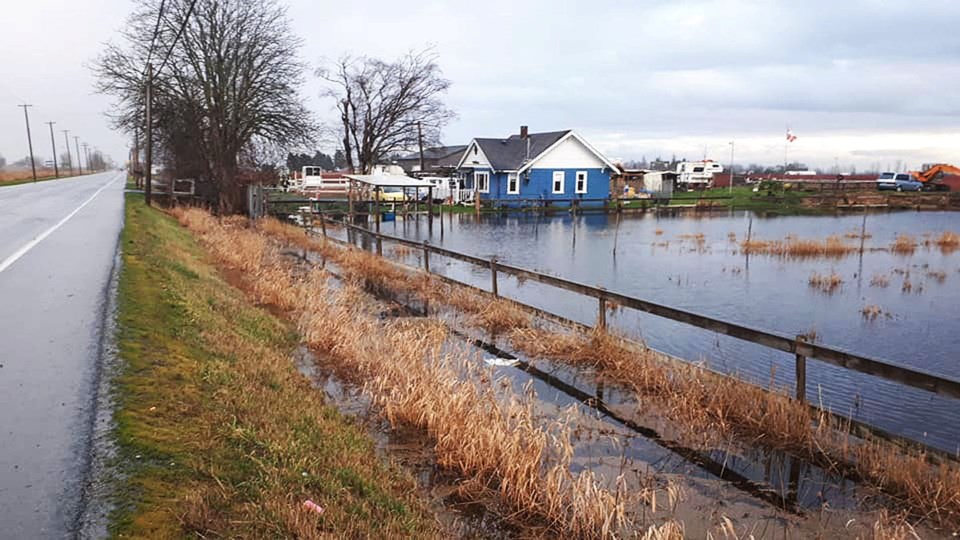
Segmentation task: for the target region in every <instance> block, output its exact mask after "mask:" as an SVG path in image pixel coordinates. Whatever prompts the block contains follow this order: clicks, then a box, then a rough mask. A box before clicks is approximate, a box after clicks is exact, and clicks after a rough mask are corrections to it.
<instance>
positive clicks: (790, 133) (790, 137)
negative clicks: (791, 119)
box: [787, 129, 797, 142]
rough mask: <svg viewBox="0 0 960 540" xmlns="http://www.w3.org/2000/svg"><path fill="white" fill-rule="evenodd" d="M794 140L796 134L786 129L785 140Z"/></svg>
mask: <svg viewBox="0 0 960 540" xmlns="http://www.w3.org/2000/svg"><path fill="white" fill-rule="evenodd" d="M795 140H797V136H796V135H794V134H793V132H792V131H790V130H789V129H787V142H793V141H795Z"/></svg>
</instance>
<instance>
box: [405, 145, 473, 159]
mask: <svg viewBox="0 0 960 540" xmlns="http://www.w3.org/2000/svg"><path fill="white" fill-rule="evenodd" d="M466 149H467V145H465V144H458V145H455V146H435V147H433V148H424V149H423V159H442V158H445V157H450V156H453V155H456V157H458V158H459V157H460V154H462V153H463V151H464V150H466ZM419 159H420V152H412V153H409V154H407V155H405V156H402V157H400V158H399V160H403V161H407V160H419Z"/></svg>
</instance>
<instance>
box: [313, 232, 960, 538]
mask: <svg viewBox="0 0 960 540" xmlns="http://www.w3.org/2000/svg"><path fill="white" fill-rule="evenodd" d="M821 252H822V250H821ZM355 256H357V257H374V256H373V255H370V254H366V253H364V254H363V255H355ZM374 266H376V263H373V262H369V263H364V265H363V268H358V270H357V271H362V270H363V269H365V268H369V267H374ZM390 272H400V271H399V270H397V269H396V268H394V269H392V270H378V271H375V272H374V274H389V273H390ZM400 273H401V274H403V272H400ZM834 275H835V274H834ZM838 278H839V276H837V278H834V277H832V276H826V279H827V281H828V282H829V283H837V282H838ZM395 279H398V280H400V281H404V280H409V279H410V278H409V277H406V278H402V277H395ZM839 282H840V283H842V279H839ZM394 286H396V287H400V288H401V289H402V288H404V287H406V286H405V285H402V284H400V285H397V284H395V285H394ZM837 286H839V283H838V285H837ZM455 289H456V288H455ZM428 290H429V291H440V292H434V293H432V294H433V296H428V297H429V298H432V299H437V300H441V299H440V298H439V297H440V296H444V295H446V296H448V297H447V298H444V299H442V301H446V302H448V303H449V304H450V305H452V306H453V307H455V308H457V309H460V310H463V311H466V312H468V313H473V314H477V313H483V312H484V311H485V310H486V309H488V308H487V304H489V303H491V302H490V298H489V297H487V296H481V295H478V294H476V293H474V292H472V291H470V292H469V293H467V292H464V293H462V294H461V295H459V296H457V295H451V294H450V292H451V290H454V289H443V288H437V287H434V286H431V287H429V288H428ZM418 294H427V295H428V294H431V293H428V292H426V291H425V290H424V287H422V286H420V287H419V289H418ZM498 302H503V304H502V309H503V311H505V312H507V314H505V315H502V314H501V315H498V316H496V317H493V318H492V320H495V321H506V322H503V323H500V324H492V325H491V326H492V327H495V328H496V329H497V330H500V331H503V330H509V333H508V336H509V339H510V342H511V343H512V345H513V346H514V348H516V349H517V350H518V351H521V352H523V353H525V354H527V355H529V356H531V357H543V358H550V359H554V360H559V361H563V362H566V363H569V364H573V365H584V366H590V367H593V368H594V369H596V370H597V372H598V374H599V375H600V376H602V377H604V378H607V379H609V380H611V381H614V382H616V383H617V384H621V385H623V386H625V387H627V388H628V389H630V390H632V391H633V392H634V393H636V394H637V395H638V396H646V397H655V398H656V399H658V400H660V401H661V402H662V403H663V404H664V405H665V407H664V411H665V412H666V414H667V415H668V416H670V417H671V418H672V419H674V420H675V421H676V422H675V424H676V425H677V426H682V428H683V430H685V431H686V432H687V434H688V436H691V437H701V438H702V439H704V440H706V439H710V440H711V441H716V440H720V439H724V438H726V437H730V436H733V437H738V438H739V439H741V440H744V441H747V442H752V443H755V444H760V445H761V446H765V447H770V448H779V449H787V450H790V451H793V452H797V453H798V454H800V455H803V456H806V457H807V458H808V459H810V460H811V461H813V462H814V463H817V464H819V465H821V466H822V467H824V468H826V469H829V470H848V471H853V472H854V474H856V475H859V476H860V477H862V478H863V479H864V480H865V481H866V482H867V483H868V484H869V485H872V486H874V487H876V488H878V489H880V490H882V491H884V492H885V493H887V494H888V495H890V496H893V497H894V498H895V499H896V500H897V501H898V502H899V503H900V504H902V505H904V506H905V507H908V508H910V509H911V511H912V512H913V513H914V515H933V516H934V519H936V520H941V521H942V522H946V523H955V522H956V521H957V520H958V515H960V470H958V468H956V467H955V466H953V465H947V464H942V465H938V466H933V465H930V463H929V462H928V461H927V459H926V456H925V455H924V454H922V453H914V452H907V451H903V450H902V449H899V448H896V447H893V446H891V445H887V444H884V443H881V442H868V441H860V440H858V439H853V438H851V437H850V436H846V435H843V433H844V432H845V430H844V426H838V425H836V424H835V422H836V421H835V420H833V418H832V417H831V416H829V415H827V414H819V415H814V414H813V413H812V412H811V410H810V409H809V408H808V407H807V406H806V405H805V404H803V403H800V402H797V401H795V400H792V399H790V398H789V397H787V396H786V395H784V394H782V393H780V392H779V391H778V389H775V388H771V389H769V390H764V389H762V388H759V387H756V386H753V385H750V384H747V383H744V382H741V381H737V380H735V379H732V378H729V377H721V376H717V375H715V374H712V373H709V372H707V371H705V370H703V369H702V368H699V367H697V366H695V365H686V364H677V363H675V362H665V361H662V359H661V358H660V357H659V356H658V354H657V353H654V352H653V351H650V350H648V349H645V348H644V349H640V350H638V349H636V348H635V347H633V346H631V345H629V344H627V343H626V342H625V341H624V340H622V339H620V338H618V337H615V336H611V335H609V334H606V333H603V332H599V331H594V332H592V333H590V334H579V333H573V334H567V333H556V332H549V331H546V330H542V329H538V328H532V327H531V324H530V319H529V315H526V314H525V313H524V312H523V311H521V310H520V309H519V308H517V307H516V306H515V305H513V304H512V303H507V302H506V301H504V300H500V301H498ZM499 309H501V307H500V306H498V308H494V311H496V310H499ZM514 310H515V311H514ZM478 322H479V325H480V326H484V322H483V321H482V320H480V321H478ZM317 335H321V336H322V335H327V333H326V332H322V333H319V334H317ZM337 342H338V341H337V340H333V341H331V342H327V343H326V345H327V346H329V347H333V348H336V345H337ZM374 357H376V355H374ZM437 406H439V405H437ZM457 414H460V413H457ZM518 414H519V413H518ZM521 417H522V415H521ZM894 462H898V463H900V466H893V465H892V464H893V463H894ZM515 500H518V501H519V500H521V499H515ZM596 504H597V506H596V507H597V508H603V507H605V506H604V505H602V504H600V503H596ZM603 513H604V512H602V511H598V513H597V515H600V514H603ZM613 513H614V514H615V513H616V512H613ZM606 515H607V516H610V515H612V514H611V513H607V514H606Z"/></svg>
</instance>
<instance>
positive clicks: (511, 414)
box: [176, 209, 675, 538]
mask: <svg viewBox="0 0 960 540" xmlns="http://www.w3.org/2000/svg"><path fill="white" fill-rule="evenodd" d="M176 215H177V217H178V219H180V221H181V223H183V224H184V225H185V226H186V227H187V228H189V229H190V230H191V231H193V232H194V233H195V234H196V235H198V237H199V238H201V241H202V242H203V245H204V246H205V247H206V248H207V249H209V250H210V251H211V253H213V254H214V256H215V257H216V258H217V260H218V261H219V262H220V263H221V264H223V265H224V266H225V267H226V268H228V269H230V270H232V271H239V272H241V273H242V275H243V276H244V279H243V287H244V288H245V289H246V290H247V291H248V293H249V294H251V295H252V296H253V297H254V298H255V299H257V301H258V302H263V303H267V304H270V305H273V306H276V307H277V308H278V309H281V310H283V311H284V312H285V313H287V316H288V317H289V318H290V319H292V320H296V321H298V326H299V328H300V331H301V333H302V334H303V336H304V338H305V340H306V342H307V343H308V344H309V345H311V346H312V347H314V348H316V349H317V350H320V351H323V352H324V353H326V354H329V355H331V356H332V357H333V358H334V359H335V360H336V361H338V363H339V364H340V365H341V366H343V367H345V368H347V369H350V370H352V371H353V372H354V373H355V374H356V375H357V378H358V379H359V380H363V381H366V384H365V389H366V393H367V395H368V396H369V397H370V398H371V400H372V402H373V403H374V404H375V406H376V407H377V408H378V410H379V411H380V412H381V413H382V414H383V415H384V417H385V418H386V419H387V420H388V421H389V422H390V423H391V424H392V425H394V426H395V427H413V428H416V429H419V430H422V432H423V433H424V434H425V436H426V437H427V439H428V440H430V441H431V443H432V445H433V449H434V452H435V455H436V460H437V463H438V465H440V466H441V467H442V468H443V469H445V470H447V471H450V472H453V473H454V474H457V475H459V476H460V477H461V481H460V485H459V489H458V492H459V494H460V495H461V496H462V497H466V498H468V499H471V500H478V499H480V500H482V499H485V498H487V497H490V496H494V497H496V499H497V500H498V501H499V502H500V504H502V505H503V506H504V507H505V508H506V512H505V515H504V517H505V519H507V520H509V521H517V522H519V524H523V525H526V526H531V527H533V529H532V530H534V531H537V530H539V531H541V532H544V531H545V532H546V534H548V535H551V536H553V535H562V536H565V537H570V538H600V537H604V538H607V537H613V536H617V537H619V536H622V535H623V534H628V533H629V532H630V531H638V530H640V529H642V528H646V527H648V526H649V527H650V528H648V529H646V530H648V531H654V533H656V531H658V530H660V529H659V528H661V527H666V528H670V527H673V526H674V525H675V524H672V522H671V520H670V518H669V516H667V517H666V521H660V522H659V523H638V522H637V521H634V519H635V517H636V516H635V515H633V514H632V513H631V514H628V512H627V509H628V508H629V509H636V508H638V507H641V506H645V505H646V504H649V501H650V500H651V498H652V497H654V494H653V493H654V492H653V491H650V490H645V491H640V492H635V493H632V494H630V493H627V492H626V491H625V485H624V483H623V481H622V478H618V479H611V478H607V479H601V478H598V477H596V476H595V475H594V473H593V472H592V471H591V470H589V469H586V470H582V471H580V472H577V473H574V472H573V471H572V468H571V461H572V459H573V447H572V443H571V433H572V431H573V430H574V429H575V424H576V421H575V409H572V410H570V411H569V412H568V413H567V416H568V417H567V419H566V420H564V419H555V420H553V421H549V422H548V423H547V425H544V423H543V421H542V420H541V419H540V418H539V417H538V416H539V415H538V414H537V412H536V410H535V407H534V396H533V395H532V393H531V391H530V389H529V388H526V389H524V390H523V391H522V392H518V391H514V390H512V389H511V388H510V387H509V386H503V385H501V384H500V381H499V380H498V379H497V377H495V376H494V373H493V371H492V370H490V369H488V368H486V367H484V366H483V364H482V362H480V361H479V358H477V359H475V360H477V361H464V358H466V357H468V356H469V354H468V353H466V352H463V353H452V354H451V353H450V352H448V351H444V350H443V348H442V345H443V343H444V342H445V340H446V337H447V327H446V325H445V324H444V323H443V322H442V321H440V320H438V319H437V318H434V317H424V318H419V319H415V320H411V319H389V318H387V319H384V318H383V317H380V311H379V310H380V309H382V308H379V307H377V306H376V305H375V304H373V303H372V297H371V296H370V295H369V294H367V293H366V292H365V289H366V290H369V289H371V288H373V289H377V288H378V287H384V290H393V289H388V287H389V286H390V284H392V283H394V279H392V278H395V277H397V274H396V273H397V272H400V271H399V270H397V269H396V268H395V267H394V266H393V265H392V264H390V263H389V262H387V261H385V260H384V259H382V258H376V257H371V256H370V255H369V254H366V253H364V252H361V251H359V250H341V249H339V248H333V247H332V246H329V245H326V244H324V243H322V242H317V243H313V242H312V241H309V239H307V238H306V237H305V236H304V234H303V232H302V230H297V229H295V228H293V227H288V226H286V225H282V224H280V223H278V222H275V221H272V220H268V221H266V222H264V225H263V227H264V229H265V230H268V231H272V233H273V234H269V233H268V234H264V232H265V231H264V230H257V229H253V228H247V227H245V224H244V223H242V222H241V221H240V220H237V221H232V220H230V219H223V220H218V219H215V218H213V217H211V216H210V215H209V214H207V213H206V212H204V211H201V210H196V209H188V210H178V211H177V212H176ZM276 239H279V240H281V241H282V242H276V241H275V240H276ZM304 240H307V242H304ZM285 244H292V245H296V246H298V247H303V248H310V249H317V250H320V251H321V252H323V253H325V254H327V255H330V256H331V257H336V264H337V266H338V270H340V271H343V272H345V273H346V275H345V276H344V279H345V284H344V285H343V286H342V287H333V286H331V285H330V284H329V280H330V279H331V277H330V275H329V274H328V273H327V272H326V271H324V270H321V269H319V268H315V267H314V268H310V269H304V268H301V267H297V266H295V265H294V264H292V263H291V260H290V258H289V257H287V256H284V255H282V254H281V252H280V250H281V248H282V247H284V245H285ZM361 268H363V269H365V270H364V273H363V274H362V275H361V274H360V273H357V272H358V271H359V269H361ZM388 276H390V277H388ZM397 283H400V282H397ZM402 283H403V284H404V285H405V289H404V292H405V293H413V292H415V291H417V290H422V287H424V286H427V285H430V283H429V279H426V280H424V279H415V280H412V281H410V280H404V281H402ZM487 322H490V323H491V324H493V323H497V324H505V323H504V321H501V320H499V319H496V320H494V319H489V320H488V321H487ZM622 476H623V475H622V474H621V477H622ZM611 484H612V487H606V486H610V485H611ZM661 519H663V518H661ZM651 534H652V533H651ZM664 538H667V536H664ZM670 538H675V536H674V537H670Z"/></svg>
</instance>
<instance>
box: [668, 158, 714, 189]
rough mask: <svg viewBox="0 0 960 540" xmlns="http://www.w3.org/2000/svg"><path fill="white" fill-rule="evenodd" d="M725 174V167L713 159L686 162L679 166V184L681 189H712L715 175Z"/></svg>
mask: <svg viewBox="0 0 960 540" xmlns="http://www.w3.org/2000/svg"><path fill="white" fill-rule="evenodd" d="M721 172H723V165H721V164H719V163H717V162H716V161H713V160H711V159H705V160H703V161H684V162H682V163H678V164H677V184H678V187H679V188H680V189H703V188H706V187H710V183H711V182H713V175H714V174H716V173H721Z"/></svg>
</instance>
